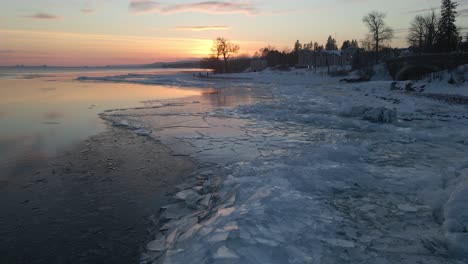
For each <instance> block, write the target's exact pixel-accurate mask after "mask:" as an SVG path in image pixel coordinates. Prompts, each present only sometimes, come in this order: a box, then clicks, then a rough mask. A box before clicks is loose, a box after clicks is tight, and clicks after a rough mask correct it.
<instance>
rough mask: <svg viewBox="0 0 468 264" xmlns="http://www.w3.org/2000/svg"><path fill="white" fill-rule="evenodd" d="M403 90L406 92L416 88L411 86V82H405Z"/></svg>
mask: <svg viewBox="0 0 468 264" xmlns="http://www.w3.org/2000/svg"><path fill="white" fill-rule="evenodd" d="M405 91H407V92H416V89H414V87H413V83H407V84H406V86H405Z"/></svg>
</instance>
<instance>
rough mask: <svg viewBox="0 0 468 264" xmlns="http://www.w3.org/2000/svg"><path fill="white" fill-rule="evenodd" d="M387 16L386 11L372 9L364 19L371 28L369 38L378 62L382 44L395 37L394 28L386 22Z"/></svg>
mask: <svg viewBox="0 0 468 264" xmlns="http://www.w3.org/2000/svg"><path fill="white" fill-rule="evenodd" d="M385 16H386V15H385V14H384V13H380V12H377V11H372V12H371V13H369V14H368V15H367V16H365V17H364V18H363V19H362V21H363V22H364V24H365V25H366V26H367V28H368V29H369V34H368V35H367V40H368V42H369V43H372V45H373V49H374V52H375V60H376V63H377V62H378V60H379V51H380V48H381V46H382V45H383V44H384V43H386V42H390V41H391V40H392V38H393V30H392V29H391V28H390V27H388V26H387V25H386V24H385V21H384V19H385Z"/></svg>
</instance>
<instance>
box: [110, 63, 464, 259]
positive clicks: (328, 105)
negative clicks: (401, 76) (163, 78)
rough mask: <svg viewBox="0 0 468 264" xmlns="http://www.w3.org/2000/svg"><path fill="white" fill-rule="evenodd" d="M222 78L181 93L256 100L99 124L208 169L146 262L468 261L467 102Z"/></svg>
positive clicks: (321, 80)
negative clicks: (245, 93) (239, 92)
mask: <svg viewBox="0 0 468 264" xmlns="http://www.w3.org/2000/svg"><path fill="white" fill-rule="evenodd" d="M224 77H225V76H218V77H217V78H216V79H215V78H207V79H201V78H192V77H191V76H190V77H187V76H186V77H180V78H179V79H178V80H177V81H174V82H171V84H172V85H178V86H196V87H212V88H219V89H221V90H223V89H228V87H237V88H245V89H247V88H252V93H254V94H255V92H256V91H257V94H256V95H255V97H256V100H248V99H246V100H245V102H244V103H245V105H243V106H239V107H235V108H233V107H232V105H226V107H219V108H215V109H213V108H211V107H209V106H208V104H207V103H206V102H204V101H201V102H198V101H190V100H186V101H178V102H173V101H172V102H154V101H152V102H148V107H146V108H140V109H120V110H112V111H108V112H106V113H103V115H102V117H103V118H104V119H106V120H109V121H111V122H113V123H114V124H116V125H122V126H126V127H131V128H133V129H135V130H136V132H137V133H139V134H141V135H146V136H150V137H153V138H154V139H156V140H159V141H161V142H162V143H163V144H166V145H167V146H169V147H170V148H171V149H172V150H173V152H174V155H187V156H190V157H192V158H193V159H194V160H195V161H197V162H199V163H200V164H202V166H205V167H206V169H204V170H203V171H199V172H194V173H193V175H190V176H189V177H187V182H186V183H185V184H183V185H181V186H179V189H180V192H179V193H177V194H176V195H175V197H174V204H172V205H169V206H167V207H166V208H165V211H164V212H163V213H162V215H161V220H162V221H163V222H166V224H165V225H164V226H163V227H162V228H161V232H160V233H158V234H157V235H156V237H155V240H154V241H151V242H150V243H149V244H148V245H147V249H148V250H147V252H146V253H144V254H143V256H142V262H144V263H147V262H152V261H153V260H154V261H155V263H372V264H374V263H466V261H467V260H468V160H467V158H466V157H467V156H468V132H467V131H468V130H467V129H468V107H467V106H466V105H458V104H447V103H444V102H441V101H437V100H432V99H429V98H425V97H421V96H414V95H413V94H411V93H406V92H404V91H399V90H391V89H390V85H391V82H390V81H373V82H366V83H356V84H344V83H340V82H339V79H338V78H329V77H326V76H324V75H321V74H319V75H316V74H313V73H311V72H306V71H293V72H263V73H245V74H235V75H234V74H233V75H229V77H228V78H225V79H223V78H224ZM124 79H125V78H124ZM153 79H155V78H154V77H151V78H142V79H140V80H137V81H140V82H145V83H151V82H153V81H152V80H153ZM113 81H115V80H113ZM118 81H129V80H122V79H119V80H118ZM131 81H135V79H132V80H131ZM154 82H156V81H154ZM402 85H403V84H402ZM440 86H442V85H440ZM440 86H439V87H440ZM461 86H462V88H460V87H457V89H467V88H468V86H467V85H466V84H464V85H461ZM463 86H464V88H463ZM447 89H450V88H447ZM258 91H260V93H258ZM444 92H445V91H444ZM259 99H265V100H260V102H259V103H256V104H251V103H249V102H253V101H255V102H256V101H258V100H259Z"/></svg>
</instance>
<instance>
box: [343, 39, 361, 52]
mask: <svg viewBox="0 0 468 264" xmlns="http://www.w3.org/2000/svg"><path fill="white" fill-rule="evenodd" d="M348 48H359V45H358V42H357V40H354V39H353V40H351V41H349V40H345V41H343V45H341V50H345V49H348Z"/></svg>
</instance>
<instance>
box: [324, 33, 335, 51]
mask: <svg viewBox="0 0 468 264" xmlns="http://www.w3.org/2000/svg"><path fill="white" fill-rule="evenodd" d="M325 49H326V50H337V49H338V47H337V46H336V40H335V39H334V38H332V36H329V37H328V40H327V44H326V45H325Z"/></svg>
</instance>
